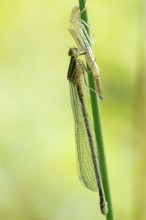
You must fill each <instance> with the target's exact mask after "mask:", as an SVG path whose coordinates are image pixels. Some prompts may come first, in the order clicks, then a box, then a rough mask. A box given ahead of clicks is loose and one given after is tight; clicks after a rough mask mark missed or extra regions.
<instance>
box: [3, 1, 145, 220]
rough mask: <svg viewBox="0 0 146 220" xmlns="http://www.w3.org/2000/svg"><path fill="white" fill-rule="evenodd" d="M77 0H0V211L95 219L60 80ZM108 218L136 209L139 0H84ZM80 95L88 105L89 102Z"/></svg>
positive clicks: (140, 121)
mask: <svg viewBox="0 0 146 220" xmlns="http://www.w3.org/2000/svg"><path fill="white" fill-rule="evenodd" d="M74 4H78V2H77V1H73V0H71V1H52V0H37V1H36V0H11V1H9V0H1V1H0V219H1V220H68V219H70V220H74V219H76V220H81V219H82V220H83V219H84V220H89V219H92V220H96V219H105V217H104V216H102V215H101V214H100V211H99V207H98V206H99V205H98V203H99V201H98V195H97V193H93V192H90V191H89V190H87V189H85V188H84V187H82V185H81V184H80V183H79V181H78V178H77V172H76V162H75V159H76V157H75V156H76V155H75V140H74V124H73V115H72V110H71V105H70V97H69V87H68V81H67V80H66V74H67V69H68V65H69V57H68V56H67V52H68V47H72V46H75V43H74V42H73V40H72V38H71V36H70V34H69V32H68V31H67V28H68V25H69V16H70V12H71V8H72V6H73V5H74ZM88 13H89V18H90V23H91V24H92V26H93V33H94V40H95V44H94V53H95V57H96V60H97V63H98V64H99V66H100V70H101V78H102V82H103V87H104V97H105V99H104V102H102V103H101V104H100V107H101V114H102V122H103V132H104V142H105V147H106V157H107V163H108V172H109V178H110V187H111V194H112V201H113V209H114V215H115V219H118V220H123V219H124V220H131V219H132V220H134V219H135V220H137V219H139V220H144V219H146V200H145V197H146V172H145V166H146V162H145V161H146V160H145V155H146V150H145V147H146V146H145V131H146V126H145V122H146V121H145V116H146V105H145V99H146V93H145V91H146V90H145V89H146V88H145V75H144V72H145V67H144V66H145V62H144V1H143V2H142V1H140V0H128V1H126V0H124V1H123V0H119V1H115V0H112V1H107V0H104V1H103V0H102V1H101V0H98V1H97V0H96V1H95V0H92V1H88ZM89 104H90V103H88V106H89V108H90V105H89Z"/></svg>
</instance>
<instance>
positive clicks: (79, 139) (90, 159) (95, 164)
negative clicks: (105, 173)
mask: <svg viewBox="0 0 146 220" xmlns="http://www.w3.org/2000/svg"><path fill="white" fill-rule="evenodd" d="M68 54H69V56H70V57H71V58H70V64H69V69H68V74H67V79H68V80H69V85H70V98H71V105H72V110H73V115H74V122H75V138H76V146H77V167H78V174H79V179H80V181H81V183H82V184H83V185H84V186H85V187H86V188H88V189H90V190H92V191H99V198H100V209H101V212H102V213H103V214H104V215H106V214H107V213H108V205H107V202H106V198H105V193H104V189H103V184H102V178H101V173H100V166H99V161H98V155H97V146H96V141H95V134H94V129H93V127H92V124H91V121H90V118H89V115H88V111H87V108H86V104H85V97H84V90H83V80H82V78H83V75H84V74H85V66H84V64H83V61H81V60H80V59H78V56H79V50H78V49H77V48H71V49H69V53H68Z"/></svg>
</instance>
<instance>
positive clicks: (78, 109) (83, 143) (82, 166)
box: [70, 82, 98, 191]
mask: <svg viewBox="0 0 146 220" xmlns="http://www.w3.org/2000/svg"><path fill="white" fill-rule="evenodd" d="M70 96H71V104H72V109H73V114H74V120H75V138H76V146H77V170H78V175H79V180H80V182H81V183H82V184H83V185H84V186H85V187H87V188H88V189H90V190H92V191H97V190H98V187H97V180H96V176H95V172H94V166H93V161H92V156H91V150H90V144H89V140H88V135H87V131H86V126H85V122H84V118H83V114H82V106H81V103H80V100H79V97H78V93H77V89H76V86H75V85H74V84H72V83H71V82H70ZM90 127H91V129H92V133H93V136H94V131H93V127H92V126H90ZM94 142H95V141H94Z"/></svg>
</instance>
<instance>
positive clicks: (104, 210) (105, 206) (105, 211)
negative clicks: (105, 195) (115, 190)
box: [101, 203, 109, 215]
mask: <svg viewBox="0 0 146 220" xmlns="http://www.w3.org/2000/svg"><path fill="white" fill-rule="evenodd" d="M108 211H109V209H108V205H107V203H106V204H104V205H103V206H102V207H101V212H102V214H103V215H107V213H108Z"/></svg>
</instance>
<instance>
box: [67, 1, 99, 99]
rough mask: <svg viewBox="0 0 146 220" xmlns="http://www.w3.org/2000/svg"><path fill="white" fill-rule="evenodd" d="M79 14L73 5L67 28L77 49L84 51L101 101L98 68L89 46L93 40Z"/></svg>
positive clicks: (77, 8)
mask: <svg viewBox="0 0 146 220" xmlns="http://www.w3.org/2000/svg"><path fill="white" fill-rule="evenodd" d="M83 11H84V10H83ZM81 13H82V12H81ZM81 13H80V9H79V7H78V6H77V5H75V6H74V7H73V9H72V12H71V16H70V27H69V28H68V30H69V32H70V33H71V35H72V37H73V39H74V40H75V42H76V43H77V46H78V48H79V49H80V50H81V51H85V59H86V62H87V64H88V66H89V67H90V69H91V72H92V74H93V76H94V79H95V83H96V90H97V92H98V94H99V97H100V98H101V99H103V94H102V85H101V81H100V78H99V67H98V65H97V63H96V61H95V57H94V54H93V51H92V48H91V46H90V44H93V38H92V37H91V36H89V34H88V32H87V31H86V28H85V26H88V27H90V26H89V24H87V23H86V22H84V21H83V20H82V19H81Z"/></svg>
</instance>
